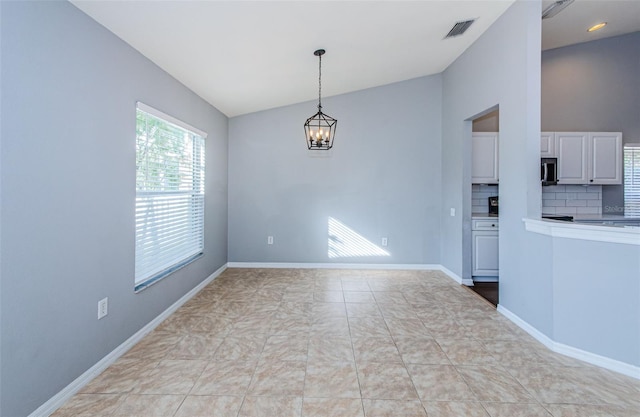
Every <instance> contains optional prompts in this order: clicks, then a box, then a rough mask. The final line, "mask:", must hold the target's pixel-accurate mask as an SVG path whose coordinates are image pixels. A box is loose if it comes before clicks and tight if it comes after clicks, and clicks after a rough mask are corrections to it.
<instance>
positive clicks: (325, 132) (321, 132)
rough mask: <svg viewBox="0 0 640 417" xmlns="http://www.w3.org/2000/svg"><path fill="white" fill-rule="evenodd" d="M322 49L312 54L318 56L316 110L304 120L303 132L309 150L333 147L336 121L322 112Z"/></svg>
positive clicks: (323, 51)
mask: <svg viewBox="0 0 640 417" xmlns="http://www.w3.org/2000/svg"><path fill="white" fill-rule="evenodd" d="M324 53H325V50H324V49H318V50H317V51H315V52H314V53H313V54H314V55H315V56H317V57H318V61H319V64H318V112H317V113H316V114H314V115H313V116H311V117H309V118H308V119H307V121H306V122H304V133H305V137H306V142H307V147H308V148H309V149H310V150H325V151H326V150H329V149H331V148H332V147H333V138H334V137H335V135H336V124H337V123H338V121H337V120H336V119H334V118H333V117H331V116H329V115H326V114H324V113H322V55H324Z"/></svg>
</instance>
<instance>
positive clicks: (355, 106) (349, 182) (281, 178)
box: [229, 75, 442, 264]
mask: <svg viewBox="0 0 640 417" xmlns="http://www.w3.org/2000/svg"><path fill="white" fill-rule="evenodd" d="M323 81H325V82H327V83H330V82H331V80H329V79H328V80H323ZM441 100H442V91H441V77H440V76H439V75H436V76H431V77H424V78H418V79H414V80H409V81H405V82H400V83H396V84H391V85H387V86H383V87H378V88H372V89H367V90H363V91H359V92H355V93H350V94H345V95H340V96H336V97H330V98H325V99H323V103H322V104H323V110H324V111H325V112H326V113H327V114H329V115H331V116H332V117H335V118H336V119H338V128H337V134H336V139H335V146H334V148H333V149H332V150H330V151H328V152H322V151H309V150H307V147H306V145H305V141H304V132H303V128H302V126H303V123H304V121H305V120H306V118H307V117H309V116H311V115H312V114H313V113H314V112H315V111H316V110H317V109H316V105H317V102H307V103H302V104H296V105H293V106H288V107H283V108H278V109H274V110H269V111H264V112H258V113H253V114H249V115H244V116H240V117H235V118H232V119H230V121H229V261H230V262H241V261H253V262H310V263H320V262H322V263H326V262H336V263H382V264H389V263H396V264H397V263H407V264H409V263H439V261H440V248H439V244H440V226H439V223H440V208H441V194H442V193H441V188H440V187H441V181H440V173H441V165H440V146H441V145H440V143H441V142H440V141H441V129H440V124H441ZM330 218H334V219H336V220H338V221H339V222H341V223H342V224H344V225H345V226H346V227H348V228H349V229H351V230H352V231H353V232H355V233H357V234H358V235H360V236H361V237H362V238H364V239H365V240H366V241H369V242H371V243H372V244H374V245H377V246H380V239H381V238H382V237H388V242H389V245H388V247H387V248H383V249H386V250H387V251H388V252H389V256H340V257H336V258H330V257H329V256H328V246H329V241H331V242H332V244H334V243H335V244H337V245H344V246H343V247H344V249H345V250H344V252H342V253H343V254H344V255H349V254H357V251H356V252H353V251H352V249H357V248H358V246H359V243H358V241H359V239H358V238H355V239H352V238H350V237H349V236H348V232H345V233H342V232H340V233H338V235H337V236H332V233H330V232H331V231H330V230H328V222H329V219H330ZM268 235H272V236H274V244H273V245H267V236H268ZM364 245H365V246H367V244H366V242H365V243H364Z"/></svg>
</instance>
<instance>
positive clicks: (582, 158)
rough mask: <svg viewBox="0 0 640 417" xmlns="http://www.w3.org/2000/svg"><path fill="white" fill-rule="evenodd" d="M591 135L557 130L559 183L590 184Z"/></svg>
mask: <svg viewBox="0 0 640 417" xmlns="http://www.w3.org/2000/svg"><path fill="white" fill-rule="evenodd" d="M588 143H589V135H588V133H586V132H556V152H557V154H558V184H588V183H589V179H588V161H589V158H588V154H589V145H588Z"/></svg>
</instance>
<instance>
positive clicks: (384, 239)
mask: <svg viewBox="0 0 640 417" xmlns="http://www.w3.org/2000/svg"><path fill="white" fill-rule="evenodd" d="M382 246H387V238H386V237H383V238H382Z"/></svg>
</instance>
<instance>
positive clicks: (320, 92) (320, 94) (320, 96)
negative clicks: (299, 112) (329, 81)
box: [318, 54, 322, 109]
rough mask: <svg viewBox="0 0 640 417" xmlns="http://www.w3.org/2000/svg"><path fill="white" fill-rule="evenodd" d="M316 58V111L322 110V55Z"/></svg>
mask: <svg viewBox="0 0 640 417" xmlns="http://www.w3.org/2000/svg"><path fill="white" fill-rule="evenodd" d="M318 58H319V59H318V109H322V54H320V55H319V56H318Z"/></svg>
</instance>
